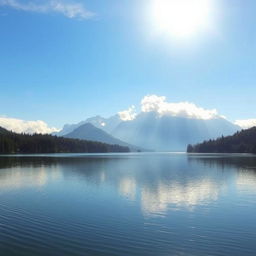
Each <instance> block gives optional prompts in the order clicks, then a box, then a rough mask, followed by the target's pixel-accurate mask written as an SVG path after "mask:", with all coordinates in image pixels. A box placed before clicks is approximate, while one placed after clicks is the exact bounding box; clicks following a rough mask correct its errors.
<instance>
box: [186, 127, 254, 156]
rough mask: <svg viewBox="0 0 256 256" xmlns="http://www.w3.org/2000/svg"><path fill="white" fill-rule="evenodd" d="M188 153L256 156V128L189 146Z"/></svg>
mask: <svg viewBox="0 0 256 256" xmlns="http://www.w3.org/2000/svg"><path fill="white" fill-rule="evenodd" d="M187 152H188V153H253V154H256V127H253V128H250V129H247V130H242V131H239V132H236V133H235V134H234V135H232V136H227V137H223V136H222V137H220V138H218V139H216V140H208V141H204V142H203V143H199V144H196V145H188V147H187Z"/></svg>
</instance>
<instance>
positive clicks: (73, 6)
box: [0, 0, 95, 19]
mask: <svg viewBox="0 0 256 256" xmlns="http://www.w3.org/2000/svg"><path fill="white" fill-rule="evenodd" d="M0 6H7V7H11V8H13V9H16V10H21V11H28V12H38V13H50V12H55V13H60V14H62V15H64V16H66V17H68V18H80V19H89V18H91V17H93V16H95V14H94V13H93V12H90V11H88V10H87V9H86V8H85V7H84V5H83V4H82V3H77V2H67V1H62V0H45V1H20V0H0Z"/></svg>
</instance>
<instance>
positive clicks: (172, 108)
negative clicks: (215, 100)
mask: <svg viewBox="0 0 256 256" xmlns="http://www.w3.org/2000/svg"><path fill="white" fill-rule="evenodd" d="M141 111H142V112H151V111H154V112H156V113H158V114H159V115H160V116H163V115H170V116H178V117H185V118H195V119H203V120H209V119H214V118H220V117H222V118H223V116H220V115H219V114H218V112H217V110H216V109H211V110H209V109H203V108H201V107H197V106H196V105H195V104H194V103H190V102H179V103H170V102H167V101H166V97H164V96H157V95H148V96H145V97H144V98H143V99H142V100H141Z"/></svg>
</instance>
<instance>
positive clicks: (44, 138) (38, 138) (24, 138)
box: [0, 127, 130, 154]
mask: <svg viewBox="0 0 256 256" xmlns="http://www.w3.org/2000/svg"><path fill="white" fill-rule="evenodd" d="M129 151H130V150H129V148H128V147H123V146H119V145H109V144H106V143H101V142H95V141H85V140H79V139H69V138H63V137H57V136H52V135H42V134H33V135H28V134H17V133H13V132H9V131H7V130H5V129H3V128H1V127H0V154H13V153H23V154H27V153H29V154H34V153H107V152H129Z"/></svg>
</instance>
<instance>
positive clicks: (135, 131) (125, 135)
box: [112, 112, 240, 151]
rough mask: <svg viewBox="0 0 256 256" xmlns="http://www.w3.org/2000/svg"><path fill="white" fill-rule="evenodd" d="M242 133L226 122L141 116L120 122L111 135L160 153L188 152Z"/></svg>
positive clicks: (154, 115) (156, 115)
mask: <svg viewBox="0 0 256 256" xmlns="http://www.w3.org/2000/svg"><path fill="white" fill-rule="evenodd" d="M237 130H240V127H238V126H236V125H234V124H232V123H231V122H229V121H227V120H226V119H224V118H216V119H209V120H202V119H192V118H183V117H174V116H168V115H165V116H159V115H158V114H157V113H155V112H147V113H141V114H139V115H137V117H136V118H135V119H134V120H132V121H126V122H121V123H120V124H119V125H118V126H117V127H116V128H115V129H114V130H113V131H112V134H115V136H116V137H117V138H119V139H121V140H124V141H128V142H129V143H132V144H136V145H138V146H143V147H145V148H150V149H154V150H158V151H185V150H186V147H187V145H188V144H195V143H198V142H199V141H202V140H205V139H210V138H217V137H219V136H221V135H230V134H233V133H234V132H236V131H237Z"/></svg>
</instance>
